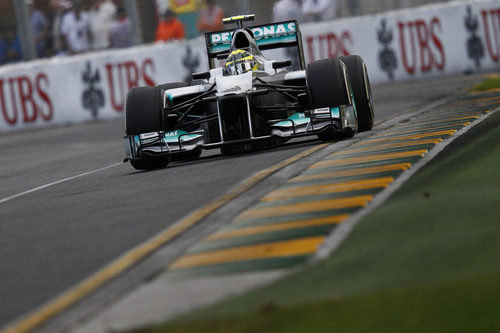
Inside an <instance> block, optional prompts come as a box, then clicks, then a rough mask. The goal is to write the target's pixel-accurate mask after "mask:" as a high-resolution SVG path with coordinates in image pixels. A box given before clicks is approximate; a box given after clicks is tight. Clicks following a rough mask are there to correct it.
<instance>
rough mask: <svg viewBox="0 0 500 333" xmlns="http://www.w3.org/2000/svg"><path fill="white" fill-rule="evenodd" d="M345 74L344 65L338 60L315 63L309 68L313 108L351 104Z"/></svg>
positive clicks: (308, 75)
mask: <svg viewBox="0 0 500 333" xmlns="http://www.w3.org/2000/svg"><path fill="white" fill-rule="evenodd" d="M344 73H345V72H344V65H343V64H342V62H341V61H340V60H339V59H338V58H330V59H322V60H317V61H313V62H311V63H310V64H309V65H308V66H307V69H306V79H307V88H308V90H309V97H310V102H311V104H312V108H314V109H319V108H326V107H335V106H340V105H347V104H349V96H348V91H347V85H346V79H347V78H346V77H345V75H344Z"/></svg>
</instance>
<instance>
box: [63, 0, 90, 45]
mask: <svg viewBox="0 0 500 333" xmlns="http://www.w3.org/2000/svg"><path fill="white" fill-rule="evenodd" d="M61 34H62V35H63V36H64V40H65V42H66V45H67V46H68V52H69V53H70V54H76V53H81V52H85V51H88V50H89V49H90V41H91V35H90V22H89V17H88V15H87V13H85V12H84V11H83V10H82V4H81V2H80V0H75V1H73V9H72V10H70V11H69V12H68V13H67V14H66V15H64V18H63V20H62V22H61Z"/></svg>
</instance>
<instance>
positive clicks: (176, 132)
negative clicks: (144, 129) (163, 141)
mask: <svg viewBox="0 0 500 333" xmlns="http://www.w3.org/2000/svg"><path fill="white" fill-rule="evenodd" d="M178 135H179V131H173V132H166V133H165V136H166V137H167V138H170V137H172V136H178Z"/></svg>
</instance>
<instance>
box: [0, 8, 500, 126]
mask: <svg viewBox="0 0 500 333" xmlns="http://www.w3.org/2000/svg"><path fill="white" fill-rule="evenodd" d="M301 30H302V34H303V42H304V52H305V56H306V59H307V61H313V60H317V59H321V58H325V57H335V56H340V55H347V54H359V55H361V56H362V57H363V58H364V59H365V61H366V63H367V66H368V70H369V74H370V77H371V80H372V82H373V83H383V82H391V81H403V80H412V79H421V78H428V77H436V76H440V75H450V74H458V73H473V72H479V71H491V70H495V69H500V0H482V1H481V0H480V1H477V0H476V1H457V2H449V3H443V4H436V5H430V6H423V7H417V8H413V9H406V10H399V11H391V12H386V13H382V14H377V15H370V16H362V17H355V18H346V19H339V20H336V21H333V22H325V23H317V24H307V25H302V26H301ZM273 57H275V58H277V59H286V58H287V56H286V54H285V52H284V51H283V52H282V51H278V52H276V53H274V54H273ZM207 68H208V63H207V59H206V51H205V44H204V40H203V38H198V39H195V40H190V41H185V42H174V43H169V44H162V45H156V44H155V45H147V46H137V47H133V48H130V49H125V50H109V51H102V52H96V53H90V54H87V55H79V56H74V57H68V58H52V59H45V60H38V61H32V62H27V63H21V64H15V65H10V66H4V67H0V132H8V131H14V130H20V129H26V128H34V127H43V126H53V125H61V124H69V123H80V122H85V121H89V120H93V119H110V118H119V117H122V116H123V115H122V113H123V107H124V102H125V98H126V93H127V91H128V90H129V89H131V88H133V87H136V86H141V85H156V84H160V83H164V82H173V81H188V82H189V81H190V80H191V79H190V74H191V73H192V72H197V71H203V70H206V69H207Z"/></svg>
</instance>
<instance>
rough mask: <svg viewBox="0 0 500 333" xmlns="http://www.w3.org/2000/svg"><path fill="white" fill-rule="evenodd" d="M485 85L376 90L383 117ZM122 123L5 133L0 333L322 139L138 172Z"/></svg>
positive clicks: (464, 81) (448, 82) (466, 79)
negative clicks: (126, 150)
mask: <svg viewBox="0 0 500 333" xmlns="http://www.w3.org/2000/svg"><path fill="white" fill-rule="evenodd" d="M478 80H480V78H479V76H459V77H448V78H444V79H431V80H425V81H419V82H413V83H411V82H409V83H398V84H389V85H382V86H377V87H374V89H373V90H374V99H375V102H374V104H375V108H376V111H375V112H376V121H377V122H380V121H383V120H385V119H388V118H390V117H392V116H395V115H398V114H401V113H404V112H410V111H411V110H412V109H414V108H416V107H419V106H423V105H425V104H427V103H430V102H432V101H434V100H437V99H439V98H442V97H445V96H449V95H450V94H454V93H456V92H458V91H459V90H461V89H464V88H467V87H469V86H470V85H471V84H473V83H474V82H477V81H478ZM122 123H123V122H122V121H108V122H96V123H87V124H83V125H78V126H69V127H61V128H56V129H46V130H38V131H27V132H22V133H13V134H3V135H0V244H1V246H0V263H1V264H0V300H1V301H0V328H1V327H3V326H4V325H6V324H7V323H9V322H11V321H12V320H14V319H16V318H18V317H20V316H22V315H23V314H26V313H27V312H29V311H32V310H33V309H35V308H36V307H37V306H39V305H41V304H42V303H44V302H46V301H48V300H50V299H52V298H53V297H55V296H57V295H58V294H60V293H61V292H63V291H65V290H67V289H68V288H70V287H72V286H73V285H75V284H77V283H78V282H80V281H81V280H83V279H84V278H86V277H88V276H89V275H90V274H92V273H94V272H95V271H97V270H98V269H100V268H101V267H103V266H104V265H106V264H107V263H109V262H110V261H112V260H113V259H116V258H117V257H119V256H120V255H121V254H123V253H124V252H126V251H127V250H129V249H131V248H133V247H134V246H136V245H138V244H140V243H141V242H144V241H145V240H147V239H149V238H150V237H152V236H154V235H155V234H156V233H158V232H159V231H161V230H163V229H165V228H166V227H168V226H169V225H171V224H173V223H174V222H175V221H177V220H179V219H180V218H182V217H184V216H186V215H187V214H188V213H189V212H191V211H193V210H195V209H197V208H199V207H201V206H203V205H204V204H207V203H208V202H210V201H211V200H213V199H214V198H216V197H218V196H220V195H222V194H223V193H225V192H226V191H228V190H229V189H231V188H233V187H234V186H236V185H238V184H239V183H241V182H242V181H243V180H244V179H246V178H248V177H250V176H251V175H252V174H254V173H256V172H258V171H260V170H263V169H265V168H267V167H270V166H272V165H274V164H276V163H278V162H281V161H283V160H284V159H286V158H289V157H292V156H294V155H296V154H298V153H300V152H302V151H304V150H306V149H309V148H310V147H313V146H314V145H317V144H318V143H319V141H318V140H315V139H314V138H307V139H302V140H296V141H294V142H291V143H289V144H286V145H284V146H282V147H280V148H277V149H273V150H269V151H262V152H257V153H251V154H244V155H237V156H229V157H227V156H222V155H220V154H219V151H218V150H214V151H209V152H206V153H204V155H203V156H202V158H201V159H200V160H199V161H196V162H190V163H178V164H172V165H170V166H169V167H168V168H167V169H164V170H157V171H153V172H136V171H135V170H134V169H132V168H131V167H130V166H129V165H128V164H123V165H116V164H117V163H119V162H120V161H122V160H123V143H122V140H121V137H122V135H123V128H122V127H123V125H122ZM108 166H111V167H110V168H107V169H105V170H101V171H98V172H95V173H91V174H88V175H85V176H82V177H78V178H74V179H70V180H67V181H64V182H61V183H58V184H55V185H53V186H50V187H47V188H43V189H40V190H37V191H34V192H31V193H27V194H24V195H22V196H19V197H15V198H12V199H10V200H7V201H5V200H3V199H6V198H9V197H12V196H14V195H17V194H19V193H24V192H26V191H28V190H31V189H34V188H37V187H40V186H43V185H46V184H50V183H53V182H57V181H60V180H63V179H66V178H72V177H74V176H77V175H80V174H82V173H86V172H89V171H94V170H98V169H101V168H105V167H108Z"/></svg>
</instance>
